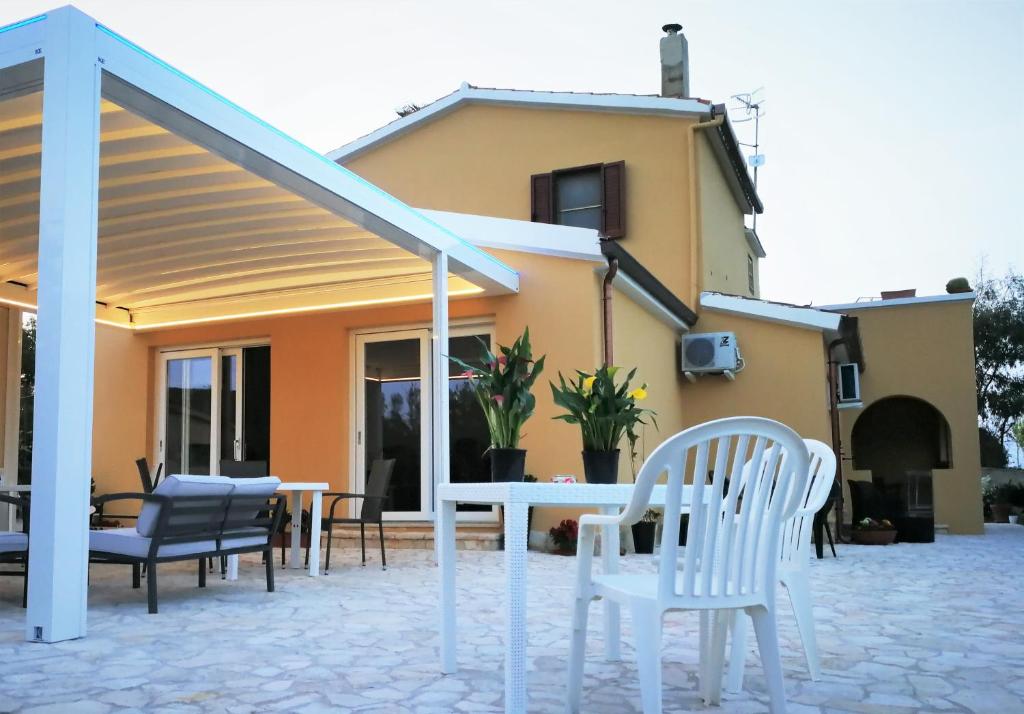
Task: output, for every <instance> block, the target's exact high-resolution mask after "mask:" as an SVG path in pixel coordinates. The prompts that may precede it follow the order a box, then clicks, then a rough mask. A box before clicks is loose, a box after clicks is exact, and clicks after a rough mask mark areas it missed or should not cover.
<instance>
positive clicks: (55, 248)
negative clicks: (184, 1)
mask: <svg viewBox="0 0 1024 714" xmlns="http://www.w3.org/2000/svg"><path fill="white" fill-rule="evenodd" d="M0 251H2V254H0V304H7V305H9V306H12V307H14V308H27V309H37V310H38V328H37V329H38V332H37V347H36V396H35V400H36V402H35V421H34V426H33V428H34V441H33V464H32V523H31V534H30V550H31V552H30V557H29V572H30V578H29V603H28V613H27V620H26V637H27V639H29V640H33V641H41V642H56V641H60V640H66V639H72V638H76V637H82V636H83V635H84V634H85V631H86V595H87V588H86V581H87V572H88V570H87V562H88V560H87V556H88V515H87V514H88V506H89V482H90V474H91V470H92V463H91V461H92V459H91V456H92V455H91V451H92V409H93V365H94V354H95V344H94V342H95V324H94V321H98V322H103V323H106V324H109V325H113V326H116V327H121V328H124V329H129V330H145V329H156V328H160V327H168V326H173V325H179V324H187V323H193V322H209V321H220V320H235V319H243V318H246V317H254V316H260V315H272V314H286V313H292V312H307V311H312V310H326V309H338V308H343V307H352V306H364V305H370V304H386V303H397V302H408V301H415V300H427V299H430V300H432V301H433V345H432V350H433V362H432V364H433V369H432V377H431V383H432V389H433V390H434V395H435V396H434V399H433V415H432V418H433V420H434V424H435V428H434V433H435V444H434V448H433V468H434V473H435V474H437V475H438V478H437V479H436V480H437V481H438V482H442V481H445V480H447V476H448V464H447V454H448V427H447V422H448V399H447V397H448V389H447V384H446V382H447V374H448V370H447V368H446V365H445V364H444V357H443V355H444V354H445V353H446V352H447V337H448V299H449V297H450V296H458V295H469V294H500V293H510V292H516V291H517V290H518V285H519V278H518V274H517V273H516V272H515V271H513V270H512V269H511V268H509V267H507V266H505V265H504V264H502V263H501V262H500V261H498V260H496V259H495V258H493V257H492V256H490V255H488V254H487V253H484V252H483V251H481V250H479V249H478V248H476V247H474V246H472V245H470V244H469V243H467V242H466V241H464V240H462V239H461V238H460V237H459V236H457V235H456V234H455V233H453V232H452V231H451V230H449V229H447V228H445V227H442V226H441V225H439V224H438V223H436V222H434V221H433V220H431V219H430V218H428V217H426V216H424V215H423V214H421V213H419V212H417V211H415V210H413V209H411V208H409V207H408V206H406V205H404V204H403V203H401V202H400V201H398V200H397V199H395V198H393V197H392V196H390V195H388V194H386V193H385V192H384V191H382V190H380V189H379V188H377V187H375V186H373V185H371V184H369V183H367V182H365V181H363V180H362V179H360V178H359V177H357V176H355V175H354V174H352V173H351V172H349V171H347V170H345V169H343V168H341V167H340V166H338V165H336V164H334V163H333V162H332V161H330V160H328V159H326V158H325V157H323V156H321V155H319V154H317V153H316V152H314V151H312V150H311V149H309V148H307V147H305V146H303V145H302V144H300V143H298V142H296V141H295V140H293V139H291V138H289V137H287V136H286V135H284V134H282V133H281V132H280V131H278V130H276V129H274V128H273V127H271V126H269V125H268V124H266V123H265V122H262V121H260V120H259V119H257V118H256V117H254V116H253V115H251V114H249V113H248V112H246V111H245V110H243V109H241V108H239V107H238V106H236V105H234V104H232V103H231V102H229V101H227V100H226V99H224V98H223V97H221V96H220V95H218V94H216V93H215V92H213V91H211V90H210V89H208V88H206V87H204V86H203V85H201V84H199V83H197V82H196V81H194V80H192V79H190V78H189V77H187V76H186V75H184V74H183V73H181V72H179V71H178V70H176V69H174V68H173V67H171V66H170V65H168V64H166V63H165V62H163V61H161V60H160V59H158V58H156V57H154V56H153V55H151V54H149V53H148V52H146V51H145V50H143V49H141V48H139V47H138V46H136V45H134V44H132V43H131V42H130V41H128V40H126V39H125V38H123V37H121V36H120V35H118V34H116V33H115V32H113V31H111V30H109V29H108V28H106V27H104V26H103V25H101V24H100V23H98V22H96V21H95V20H93V19H92V18H90V17H89V16H87V15H85V14H83V13H81V12H80V11H78V10H76V9H74V8H72V7H63V8H60V9H58V10H54V11H52V12H48V13H46V14H45V15H40V16H37V17H33V18H30V19H28V20H25V21H23V22H19V23H15V24H13V25H9V26H7V27H3V28H0ZM8 453H10V450H8ZM128 456H130V455H126V458H128ZM5 471H8V472H9V471H10V469H5Z"/></svg>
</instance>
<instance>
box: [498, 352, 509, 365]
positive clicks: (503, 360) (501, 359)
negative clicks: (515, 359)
mask: <svg viewBox="0 0 1024 714" xmlns="http://www.w3.org/2000/svg"><path fill="white" fill-rule="evenodd" d="M498 364H500V365H501V366H502V367H504V366H505V365H506V364H508V358H507V357H506V356H505V355H501V357H499V358H498Z"/></svg>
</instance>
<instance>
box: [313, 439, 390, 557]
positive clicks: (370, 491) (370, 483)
mask: <svg viewBox="0 0 1024 714" xmlns="http://www.w3.org/2000/svg"><path fill="white" fill-rule="evenodd" d="M394 470H395V460H394V459H376V460H375V461H374V462H373V466H372V467H371V468H370V475H369V477H367V480H366V493H365V494H361V493H325V494H324V496H333V497H334V499H333V500H332V501H331V508H330V510H329V511H328V515H327V518H325V519H324V520H323V523H322V527H323V528H324V529H326V530H327V560H326V562H325V563H324V575H327V573H328V572H329V571H330V569H331V540H332V539H333V538H334V524H335V523H337V524H341V525H356V524H359V542H360V545H361V547H362V554H363V565H366V524H367V523H370V524H373V523H376V524H377V533H378V534H379V536H380V563H381V568H382V569H384V570H387V567H388V561H387V556H386V555H385V553H384V519H383V514H384V501H385V500H387V495H388V486H390V485H391V474H392V473H393V472H394ZM350 498H361V499H363V506H362V508H361V509H360V511H359V517H358V518H337V517H335V515H334V509H335V507H336V506H337V505H338V504H339V503H340V502H341V501H344V500H346V499H350ZM306 557H307V560H308V557H309V549H308V548H307V550H306Z"/></svg>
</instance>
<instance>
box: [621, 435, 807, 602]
mask: <svg viewBox="0 0 1024 714" xmlns="http://www.w3.org/2000/svg"><path fill="white" fill-rule="evenodd" d="M748 461H750V462H752V463H755V464H761V468H759V469H757V470H752V471H750V473H749V474H746V475H744V473H743V472H744V467H745V465H746V463H747V462H748ZM807 463H808V455H807V447H806V446H805V445H804V442H803V440H801V438H800V436H799V435H798V434H797V433H796V432H794V431H793V430H792V429H790V428H789V427H787V426H785V425H784V424H780V423H779V422H776V421H772V420H770V419H763V418H760V417H732V418H729V419H719V420H716V421H711V422H708V423H706V424H701V425H700V426H695V427H692V428H690V429H687V430H686V431H683V432H680V433H678V434H676V435H675V436H672V437H670V438H669V439H667V440H665V441H664V442H663V443H662V444H661V445H660V446H658V448H656V449H655V450H654V451H653V452H652V453H651V455H650V456H649V457H648V459H647V461H645V462H644V465H643V466H642V467H641V468H640V473H639V474H638V475H637V480H636V486H635V487H634V489H633V498H632V500H631V502H630V504H629V505H628V506H627V507H626V509H625V510H624V511H623V513H622V520H623V521H624V522H626V523H635V522H636V521H638V520H639V519H640V518H641V516H642V515H643V513H644V510H645V509H646V508H647V507H648V504H649V503H650V499H651V491H652V489H653V488H654V485H655V483H656V482H657V480H658V479H659V478H660V477H662V476H663V475H664V476H665V477H666V496H665V514H666V515H667V516H668V517H666V518H665V519H664V530H663V532H662V539H661V555H660V560H659V564H658V596H659V599H661V600H662V601H671V600H679V599H685V600H688V601H691V604H692V601H693V600H702V601H709V600H715V599H722V598H729V597H735V596H739V595H748V596H749V595H759V594H764V596H765V597H766V598H769V597H772V596H773V595H774V592H775V586H776V570H777V565H778V553H779V551H778V547H779V539H780V537H781V534H782V524H783V522H784V521H785V520H787V519H789V518H792V516H793V515H794V514H795V513H796V511H797V508H799V506H800V499H799V496H800V495H801V494H802V493H803V490H804V482H805V481H806V479H807ZM727 481H728V482H729V484H730V485H729V487H728V488H726V482H727ZM684 483H688V484H691V485H692V494H691V501H690V502H691V503H693V504H704V505H703V506H701V507H696V506H695V507H693V508H692V509H691V512H690V517H689V519H688V520H689V523H688V526H687V532H686V543H687V545H686V548H685V551H684V552H683V553H682V556H681V558H680V547H679V521H680V519H679V518H673V517H672V516H671V514H673V513H680V512H681V510H682V504H683V501H682V495H683V486H684ZM680 560H682V562H681V563H680V562H679V561H680ZM680 565H681V566H682V577H681V578H677V575H678V574H679V571H680ZM709 604H710V603H709Z"/></svg>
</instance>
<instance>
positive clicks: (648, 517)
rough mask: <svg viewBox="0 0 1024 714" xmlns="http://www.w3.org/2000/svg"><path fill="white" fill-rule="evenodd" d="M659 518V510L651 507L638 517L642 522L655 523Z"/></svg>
mask: <svg viewBox="0 0 1024 714" xmlns="http://www.w3.org/2000/svg"><path fill="white" fill-rule="evenodd" d="M660 520H661V511H658V510H655V509H653V508H648V509H647V510H646V511H644V515H643V516H641V517H640V521H641V522H642V523H657V522H658V521H660Z"/></svg>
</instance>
